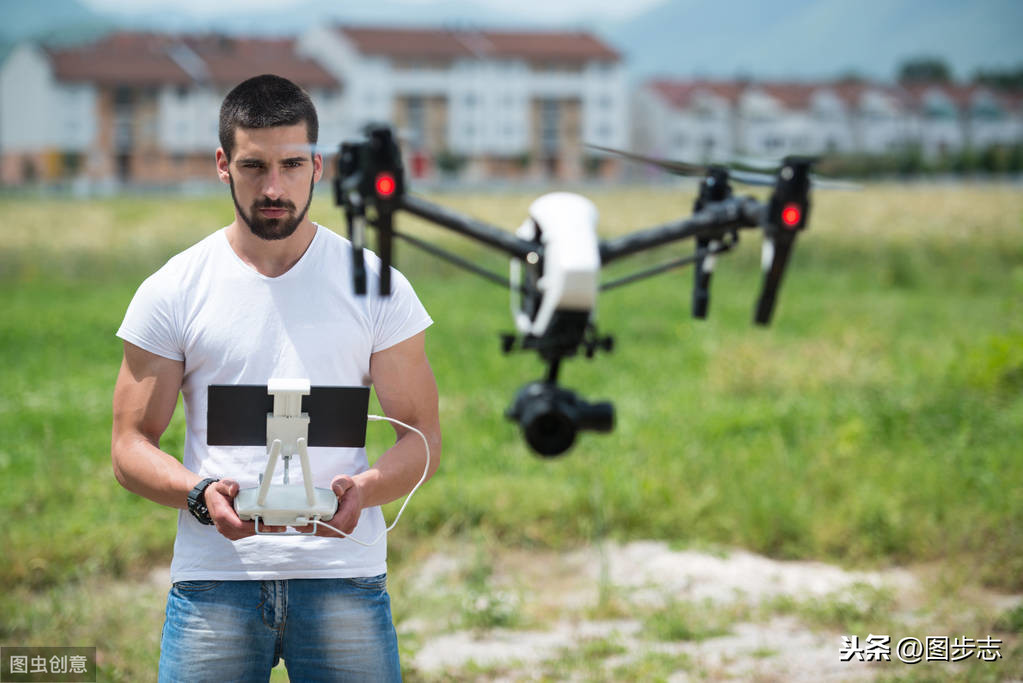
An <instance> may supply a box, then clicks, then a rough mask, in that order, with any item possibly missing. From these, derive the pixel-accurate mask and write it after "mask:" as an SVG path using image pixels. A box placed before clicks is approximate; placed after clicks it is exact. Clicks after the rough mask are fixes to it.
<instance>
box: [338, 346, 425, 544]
mask: <svg viewBox="0 0 1023 683" xmlns="http://www.w3.org/2000/svg"><path fill="white" fill-rule="evenodd" d="M425 337H426V333H425V332H420V333H419V334H417V335H415V336H413V337H410V338H408V339H406V340H405V341H403V342H399V343H398V344H395V345H394V346H392V347H390V348H387V349H384V350H383V351H378V352H377V353H374V354H373V356H372V357H371V358H370V367H369V371H370V377H371V379H372V380H373V386H374V388H375V389H376V394H377V398H378V399H379V400H380V407H381V408H383V411H384V414H385V415H387V416H388V417H392V418H394V419H396V420H401V421H402V422H404V423H406V424H408V425H411V426H413V427H415V428H416V429H419V430H420V431H421V432H423V434H424V435H425V436H426V439H427V441H428V442H429V444H430V469H429V472H428V474H427V478H429V477H431V476H433V473H434V472H436V471H437V466H438V465H440V452H441V436H440V419H439V417H438V409H437V382H436V380H435V379H434V376H433V370H432V369H431V368H430V363H429V361H428V360H427V357H426V348H425V343H424V340H425ZM395 431H396V432H397V436H398V439H397V441H396V442H395V444H394V446H392V447H391V448H389V449H388V450H387V451H386V452H385V453H384V454H383V455H381V456H380V457H379V458H378V459H377V461H376V462H375V463H374V464H373V467H371V468H370V469H368V470H367V471H365V472H362V473H361V474H357V475H355V476H352V477H350V476H347V475H340V476H337V477H335V478H334V481H333V482H332V484H331V487H332V488H333V489H334V492H335V493H336V494H337V495H338V498H339V499H340V500H339V503H338V512H337V514H336V515H335V516H334V518H333V519H332V520H331V522H330V523H331V524H332V525H333V526H336V527H337V528H339V529H340V530H341V531H344V532H345V533H351V531H352V530H353V529H355V525H356V524H357V523H358V521H359V513H360V512H361V511H362V509H363V508H367V507H374V506H377V505H383V504H385V503H389V502H391V501H393V500H397V499H398V498H401V497H402V496H404V495H406V494H408V493H409V491H411V490H412V488H413V487H414V486H415V485H416V483H417V482H418V481H419V479H420V478H421V477H422V476H423V469H424V467H425V465H426V451H425V449H424V448H423V440H422V439H421V438H419V435H418V434H416V433H415V432H413V431H412V430H409V429H405V428H404V427H400V426H398V425H395ZM324 535H330V532H329V531H328V532H326V533H325V534H324Z"/></svg>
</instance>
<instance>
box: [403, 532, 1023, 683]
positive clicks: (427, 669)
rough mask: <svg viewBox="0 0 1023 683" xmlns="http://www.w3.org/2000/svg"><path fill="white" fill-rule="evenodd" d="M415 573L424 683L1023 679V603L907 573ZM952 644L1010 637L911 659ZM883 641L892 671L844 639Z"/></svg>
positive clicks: (709, 556) (462, 567) (640, 547)
mask: <svg viewBox="0 0 1023 683" xmlns="http://www.w3.org/2000/svg"><path fill="white" fill-rule="evenodd" d="M414 565H415V566H408V567H403V569H402V570H401V573H400V574H399V576H396V577H395V579H396V580H397V583H396V584H395V585H393V586H392V592H393V593H395V601H396V603H399V604H400V603H402V602H405V601H409V602H411V603H412V605H411V606H406V609H408V613H407V614H405V613H403V612H402V611H401V610H399V613H398V630H399V633H400V634H401V636H402V638H403V641H404V642H405V643H412V645H411V646H408V645H406V647H407V649H411V650H412V654H411V655H406V658H405V665H406V668H407V670H408V671H409V674H410V675H409V678H410V679H411V680H535V679H537V678H547V679H550V680H670V681H686V680H708V679H710V680H761V681H775V680H777V681H811V680H812V681H821V680H835V681H850V680H874V679H876V678H878V677H879V676H882V675H883V676H889V677H890V676H893V675H895V676H910V675H920V674H921V673H924V672H925V671H926V674H925V675H927V676H932V677H938V678H939V679H940V678H944V677H945V676H946V675H970V671H972V670H973V669H974V668H976V669H980V670H979V671H976V672H974V673H977V674H980V675H981V676H983V677H984V678H985V679H988V678H989V677H990V676H991V675H992V674H994V679H995V680H1012V679H1013V677H1014V676H1018V675H1023V673H1015V674H1014V673H1013V672H1014V671H1015V672H1021V671H1023V670H1021V669H1019V668H1018V667H1020V666H1021V665H1020V663H1019V662H1018V661H1015V660H1014V659H1013V658H1016V657H1018V656H1019V654H1020V653H1019V651H1018V650H1015V649H1014V648H1015V647H1016V645H1017V643H1016V640H1015V638H1016V636H1014V635H1013V634H1012V633H1008V634H1002V633H991V632H990V629H991V628H992V627H993V624H995V623H997V620H998V616H997V615H998V614H1001V613H1004V611H1005V610H1012V609H1015V608H1018V607H1019V606H1020V605H1023V596H1004V595H995V594H991V593H986V592H983V591H978V590H977V589H976V588H975V587H973V588H970V589H969V597H965V596H964V597H962V598H961V599H960V598H959V597H958V596H957V595H956V594H955V592H954V591H953V592H948V590H945V591H944V592H943V591H942V590H941V587H940V586H939V585H937V584H935V583H934V579H933V577H927V576H926V574H925V573H921V572H915V571H910V570H907V569H890V570H883V571H850V570H845V569H842V568H840V567H836V566H833V565H829V564H825V563H820V562H784V561H777V560H772V559H770V558H766V557H762V556H759V555H755V554H752V553H749V552H745V551H741V550H734V551H728V552H700V551H694V550H672V549H671V548H669V547H668V545H667V544H664V543H657V542H634V543H628V544H624V545H612V544H608V545H605V546H602V547H594V548H585V549H581V550H576V551H572V552H566V553H555V552H539V551H524V550H508V549H495V548H490V547H486V548H480V547H476V548H466V547H460V548H456V549H448V550H445V551H444V552H438V553H435V554H433V555H431V556H429V557H427V558H425V559H424V560H423V561H422V562H416V563H414ZM946 588H947V587H946ZM954 634H958V635H960V636H962V635H965V636H968V637H970V638H973V639H975V640H976V639H979V638H986V637H989V636H992V637H995V638H998V639H999V640H1000V641H1001V642H1000V643H999V646H998V649H997V655H998V658H997V659H996V660H995V661H992V662H985V661H982V660H980V659H979V658H978V657H977V656H973V657H971V658H970V661H965V660H964V661H962V662H956V663H951V662H950V663H928V662H923V663H921V664H920V665H910V664H906V663H903V662H902V661H899V657H898V655H897V653H896V645H897V643H898V641H899V640H900V639H902V638H904V637H915V638H918V639H919V640H920V641H921V642H925V639H926V638H927V637H939V636H945V635H949V636H952V635H954ZM873 635H888V636H889V637H890V638H891V640H890V646H889V655H888V656H889V660H888V661H885V660H884V657H883V648H881V649H875V650H874V653H873V654H872V653H871V651H869V650H864V661H860V658H859V656H858V655H857V654H856V653H855V652H853V653H852V654H849V650H850V648H849V644H848V643H847V642H846V640H844V639H843V636H857V637H858V639H859V641H860V642H859V645H860V646H861V647H862V646H864V645H866V641H867V638H868V636H873ZM843 653H844V654H846V655H849V656H847V657H843ZM974 654H975V655H976V652H975V653H974ZM843 659H848V660H849V661H843ZM871 659H875V660H879V661H870V660H871ZM925 667H926V668H925ZM984 667H987V668H984ZM992 667H1000V668H999V669H997V670H994V669H992ZM1001 674H1006V677H1003V676H1002V675H1001Z"/></svg>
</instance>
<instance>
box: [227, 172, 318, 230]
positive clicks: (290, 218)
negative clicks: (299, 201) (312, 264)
mask: <svg viewBox="0 0 1023 683" xmlns="http://www.w3.org/2000/svg"><path fill="white" fill-rule="evenodd" d="M229 180H230V184H231V199H232V200H233V201H234V206H235V208H236V209H237V210H238V215H239V216H241V219H242V221H243V222H244V223H245V225H247V226H248V227H249V230H250V231H251V232H252V234H253V235H255V236H256V237H258V238H260V239H263V240H267V241H274V240H283V239H286V238H288V237H291V235H292V234H293V233H294V232H295V230H297V229H298V226H299V224H300V223H301V222H302V220H303V219H304V218H305V216H306V213H307V212H308V211H309V205H310V204H312V201H313V183H314V182H315V181H314V180H312V179H310V181H309V198H308V199H307V200H306V203H305V206H304V207H302V211H301V212H299V213H297V214H296V213H295V208H296V207H295V204H294V203H293V202H290V201H288V200H286V199H257V200H254V201H253V202H252V207H251V209H250V210H249V212H248V213H246V212H245V209H243V208H242V206H241V204H239V203H238V196H237V195H236V194H235V191H234V178H233V177H229ZM260 209H287V211H288V215H287V216H285V217H284V218H263V217H262V216H261V215H260V214H259V210H260Z"/></svg>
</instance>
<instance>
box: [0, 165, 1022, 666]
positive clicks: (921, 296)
mask: <svg viewBox="0 0 1023 683" xmlns="http://www.w3.org/2000/svg"><path fill="white" fill-rule="evenodd" d="M323 190H325V188H321V191H323ZM591 197H592V198H593V199H594V201H595V202H596V203H597V204H598V207H599V208H600V211H601V225H602V232H603V234H605V235H606V236H610V235H613V234H617V233H620V232H623V231H625V230H629V229H632V228H635V227H638V226H644V225H652V224H657V223H660V222H663V221H667V220H669V219H672V218H676V217H678V216H680V215H682V214H683V213H685V212H686V211H687V210H688V207H689V206H690V205H691V203H692V190H691V189H682V190H674V191H669V190H667V189H660V190H603V191H601V192H599V193H594V194H593V195H591ZM436 198H437V199H439V200H440V201H442V202H444V203H447V204H449V205H451V206H453V207H454V208H457V209H460V210H462V211H464V212H467V213H470V214H472V215H476V216H478V217H480V218H483V219H486V220H489V221H491V222H494V223H496V224H498V225H503V226H506V227H508V228H509V229H514V228H515V227H517V225H518V223H519V222H520V221H521V219H522V217H524V216H525V213H526V207H527V206H528V204H529V202H530V201H531V199H532V196H528V195H525V194H502V195H496V194H495V195H483V194H480V195H475V196H472V197H468V198H462V197H455V196H438V197H436ZM0 207H2V208H3V210H4V214H5V215H6V216H7V221H6V223H5V225H4V227H3V228H2V230H3V240H2V242H0V294H2V301H3V304H2V305H0V310H2V312H3V313H2V318H0V353H2V358H3V381H2V391H0V433H2V434H3V435H4V438H3V440H2V441H0V482H3V483H2V488H0V516H2V517H3V519H4V520H5V523H4V524H3V525H2V526H0V548H2V555H0V585H3V586H4V587H5V589H4V590H3V591H2V592H0V642H4V643H10V644H40V645H58V644H60V645H78V644H90V645H91V644H98V646H99V647H100V649H101V652H104V653H105V655H104V657H105V659H104V664H103V666H104V673H105V675H106V676H107V677H108V678H112V679H119V678H123V679H125V680H131V679H133V672H135V673H137V672H139V671H148V670H150V669H151V668H152V665H153V662H154V661H155V659H154V658H155V656H156V654H155V652H156V650H155V647H156V638H157V637H158V631H159V623H154V624H149V623H144V622H142V621H141V618H140V617H133V614H134V612H133V610H136V609H142V607H141V606H138V605H135V606H132V605H131V604H130V600H129V599H128V598H126V597H125V596H123V595H121V594H120V593H119V592H118V588H117V586H118V585H120V584H121V583H123V582H124V581H126V580H127V579H131V578H137V577H139V576H142V575H144V574H145V573H147V572H148V571H149V570H150V569H152V568H153V567H159V566H163V565H165V564H166V563H167V562H168V561H169V556H170V550H171V546H172V543H173V536H174V512H173V511H171V510H169V509H164V508H160V507H158V506H156V505H155V504H152V503H149V502H148V501H144V500H141V499H139V498H137V497H135V496H133V495H131V494H129V493H128V492H126V491H124V490H122V489H121V488H120V487H119V486H118V485H117V483H116V482H115V481H114V479H113V475H112V473H111V468H110V463H109V437H110V397H111V390H112V387H113V381H114V377H115V374H116V370H117V366H118V363H119V361H120V343H119V341H118V340H117V339H116V338H115V337H114V331H115V330H116V328H117V326H118V324H119V322H120V319H121V316H122V315H123V312H124V309H125V307H126V306H127V304H128V301H129V300H130V298H131V296H132V294H133V292H134V290H135V288H136V287H137V286H138V284H139V282H141V280H142V279H143V278H144V277H145V276H146V275H148V274H149V273H150V272H152V271H153V270H155V269H156V268H157V267H159V265H161V264H162V263H163V262H164V261H165V260H166V259H167V258H168V257H169V256H170V255H172V254H173V253H175V252H176V251H178V250H180V249H181V248H182V247H184V246H187V245H188V244H191V243H193V242H194V241H196V240H197V239H199V238H201V237H202V236H204V235H205V234H207V233H208V232H210V231H212V230H213V229H215V228H217V227H219V226H221V225H224V224H226V223H228V222H229V221H230V219H231V215H230V203H229V201H228V200H227V198H226V197H217V198H209V199H186V200H182V199H175V198H147V199H127V198H124V199H111V200H97V201H89V202H84V201H72V200H66V201H48V202H39V201H33V200H29V199H2V200H0ZM311 215H312V216H313V217H314V219H316V220H319V221H320V222H323V223H325V224H327V225H330V226H332V227H335V228H336V229H337V228H339V227H340V225H341V223H342V221H341V218H340V216H339V214H338V213H337V212H336V210H335V209H334V208H333V207H332V206H331V205H330V203H329V202H328V201H327V200H326V199H323V198H318V199H317V200H316V201H315V202H314V205H313V209H312V211H311ZM810 220H811V222H810V229H809V230H808V231H807V233H806V234H805V235H804V237H803V238H802V239H801V240H800V242H799V244H798V245H797V251H796V253H795V256H794V262H793V264H792V267H791V268H790V272H789V273H788V275H787V277H786V282H785V284H784V287H783V291H782V296H781V299H780V304H779V307H778V310H777V311H776V315H775V321H774V324H773V326H772V327H771V328H769V329H761V328H758V327H755V326H753V325H752V324H751V322H750V320H751V316H752V307H753V302H754V297H755V293H756V291H757V287H758V286H759V238H758V237H757V236H755V234H754V233H752V232H744V233H743V238H744V239H743V242H742V244H741V245H740V247H739V249H738V250H737V251H736V253H734V254H731V255H728V256H726V257H724V258H722V259H721V261H720V263H719V266H718V270H717V273H716V275H715V285H714V289H713V291H712V301H711V315H710V317H709V319H708V320H706V321H702V322H700V321H694V320H692V319H691V318H690V316H689V296H690V287H691V272H690V271H688V270H683V271H679V272H676V273H670V274H667V275H662V276H660V277H658V278H654V279H652V280H648V281H644V282H642V283H640V284H637V285H634V286H632V287H629V288H623V289H620V290H614V291H611V292H607V293H606V294H605V295H603V297H602V299H601V302H600V306H599V320H598V324H599V325H600V327H601V328H602V330H603V331H604V332H607V333H611V334H613V335H615V337H616V342H617V344H616V348H615V351H614V352H613V353H612V354H610V355H607V356H603V357H599V358H598V359H596V360H594V361H587V360H585V359H576V360H574V361H571V362H569V363H568V364H566V365H565V367H564V368H563V371H562V380H563V382H564V383H565V384H566V385H568V386H569V387H572V388H574V389H576V390H578V391H579V392H580V393H581V394H582V395H583V396H585V397H587V398H589V399H612V400H614V401H615V404H616V407H617V427H616V429H615V431H614V432H613V433H612V434H610V435H606V436H603V435H601V436H597V435H585V436H583V437H582V438H581V439H580V441H579V442H578V443H577V446H576V448H575V449H574V450H573V451H572V452H570V453H569V454H568V455H567V456H566V457H563V458H561V459H558V460H554V461H545V460H541V459H538V458H535V457H533V456H532V455H531V454H530V453H529V452H528V450H527V449H526V447H525V446H524V445H523V443H522V441H521V439H520V437H519V434H518V433H517V429H516V427H515V426H514V425H513V424H511V423H510V422H507V421H506V420H505V419H504V417H503V412H504V409H505V408H506V406H507V405H508V403H509V402H510V400H511V398H512V396H513V395H514V392H515V390H516V389H517V388H518V387H519V386H520V385H522V384H523V383H525V382H527V381H529V380H532V379H537V378H539V377H540V375H541V373H542V368H541V365H540V363H539V362H538V361H537V359H535V358H533V357H531V356H528V355H525V354H519V355H512V356H502V354H501V353H500V351H499V344H498V333H499V332H503V331H510V327H511V321H510V318H509V315H508V303H507V295H506V293H504V292H502V291H501V290H500V289H499V288H497V287H495V286H492V285H490V284H487V283H484V282H483V281H482V280H479V279H477V278H475V276H472V275H470V274H464V273H462V272H460V271H457V270H455V269H454V268H453V267H450V266H448V265H446V264H443V263H440V262H437V261H435V260H433V259H431V258H430V257H428V256H425V255H422V254H419V253H415V252H413V251H412V250H411V248H410V247H408V246H407V245H404V244H399V245H398V250H399V252H398V265H399V267H400V268H401V269H402V270H403V272H405V273H406V274H407V275H408V276H409V278H410V279H411V280H412V282H413V283H414V285H415V286H416V289H417V291H418V293H419V294H420V296H421V298H422V299H423V301H424V303H425V304H426V306H427V308H428V309H429V310H430V312H431V313H432V315H433V317H434V318H435V320H436V324H435V326H434V327H433V328H432V329H431V332H430V333H429V335H428V351H429V353H430V357H431V362H432V364H433V367H434V371H435V373H436V376H437V379H438V383H439V385H440V390H441V397H442V398H441V418H442V424H443V428H444V443H445V452H444V462H443V464H442V469H441V471H440V473H439V475H438V476H437V477H436V478H435V479H434V480H433V481H432V482H431V483H430V485H429V486H428V487H426V488H425V489H424V490H423V491H422V492H421V493H420V494H418V495H417V498H416V500H415V501H414V503H413V505H412V506H410V508H409V510H408V513H407V516H406V517H405V518H404V519H403V521H402V523H401V524H400V525H399V526H398V528H397V529H396V531H395V532H394V533H393V534H392V536H391V549H392V551H391V553H392V560H393V562H394V564H395V566H401V563H402V562H403V561H406V560H408V558H414V557H416V556H417V553H419V552H420V551H421V549H422V548H424V547H428V546H431V545H432V544H435V543H436V542H437V541H438V539H460V538H473V537H477V536H478V535H480V534H482V535H484V536H485V537H486V538H488V539H490V540H491V541H492V542H499V543H501V544H504V545H508V546H513V547H518V548H527V549H528V548H544V549H563V548H570V547H572V546H574V545H578V544H581V543H586V542H590V541H593V540H595V539H618V540H630V539H665V540H670V541H671V542H672V543H675V544H679V545H687V544H688V545H692V544H697V545H698V544H721V545H727V546H740V547H744V548H748V549H750V550H753V551H756V552H761V553H765V554H768V555H770V556H773V557H778V558H812V559H824V560H829V561H834V562H837V563H840V564H843V565H847V566H858V567H864V566H869V567H880V566H886V565H892V564H914V563H932V562H937V563H941V564H944V565H948V566H958V567H965V568H968V574H969V576H970V580H971V581H975V582H976V583H977V584H978V585H983V586H988V587H992V588H996V589H999V590H1004V591H1016V592H1019V591H1023V457H1021V454H1023V192H1020V190H1019V188H1018V187H1010V186H955V185H947V186H894V185H891V186H890V185H882V186H875V187H869V188H867V189H866V190H865V191H863V192H859V193H847V192H835V193H831V194H824V193H818V195H816V196H815V197H814V206H813V209H812V214H811V219H810ZM403 224H404V225H406V226H408V227H409V228H410V229H413V230H415V231H417V232H419V233H421V234H423V235H426V236H429V237H430V238H431V239H439V240H442V241H445V242H446V243H448V244H449V245H450V246H453V247H456V248H458V249H459V250H460V251H461V252H462V253H463V254H465V255H467V256H469V257H471V258H473V259H474V260H477V261H479V262H481V263H484V264H487V265H490V266H492V267H493V268H494V269H496V270H503V269H504V268H505V267H506V265H505V264H504V262H503V261H502V259H500V258H498V257H496V256H494V255H492V254H489V253H486V252H485V251H483V250H482V249H479V248H477V247H475V246H473V245H469V244H466V243H464V242H460V241H458V239H457V238H455V237H450V236H447V235H443V234H441V233H440V232H439V231H437V230H436V229H435V228H429V227H427V226H424V225H422V224H418V223H415V222H414V221H412V220H405V221H403ZM689 248H690V246H689V245H685V246H684V247H683V246H676V247H667V248H665V249H664V250H663V253H662V254H661V255H659V257H651V258H650V259H644V258H637V259H633V260H632V261H631V262H630V263H628V264H622V265H620V266H617V265H616V267H615V268H614V272H613V273H610V274H609V275H615V274H624V273H625V272H627V271H628V270H629V268H630V267H635V266H637V265H639V264H642V263H645V262H656V261H659V260H662V259H663V260H667V259H668V258H670V257H674V256H677V255H679V254H681V253H684V252H685V251H686V250H688V249H689ZM183 427H184V425H183V422H182V420H181V416H180V411H179V413H178V415H177V416H176V417H175V420H174V422H173V423H172V425H171V428H170V429H169V430H168V433H167V434H166V436H165V438H164V441H163V443H162V445H163V447H164V448H165V449H167V450H168V451H170V452H172V453H180V452H181V448H182V439H183V434H184V429H183ZM370 429H371V433H370V447H371V449H373V450H374V452H379V450H381V449H382V448H384V447H386V444H387V439H388V438H389V434H390V430H388V429H384V428H382V427H373V426H371V427H370ZM393 512H394V509H390V510H388V514H389V515H391V514H393ZM96 585H104V586H108V587H109V590H107V591H106V592H105V593H104V595H109V596H110V597H109V599H110V600H126V601H127V602H128V604H127V605H126V606H125V608H124V609H122V610H119V611H111V610H96V609H93V608H92V607H91V605H93V602H91V601H90V600H88V599H83V598H82V597H81V596H77V597H75V596H76V591H78V590H80V589H81V587H83V586H96ZM96 599H97V600H99V597H96ZM147 614H148V612H147ZM139 630H142V631H144V632H146V635H145V636H144V637H139V634H138V631H139ZM129 631H131V632H129ZM149 631H151V632H152V633H151V634H150V633H149ZM85 641H88V642H87V643H86V642H85Z"/></svg>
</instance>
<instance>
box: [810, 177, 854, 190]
mask: <svg viewBox="0 0 1023 683" xmlns="http://www.w3.org/2000/svg"><path fill="white" fill-rule="evenodd" d="M810 182H811V184H812V186H813V187H816V188H819V189H821V190H847V191H850V192H859V191H860V190H862V189H863V186H862V185H860V184H859V183H854V182H852V181H849V180H839V179H837V178H825V177H824V176H819V175H817V174H815V173H811V174H810Z"/></svg>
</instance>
